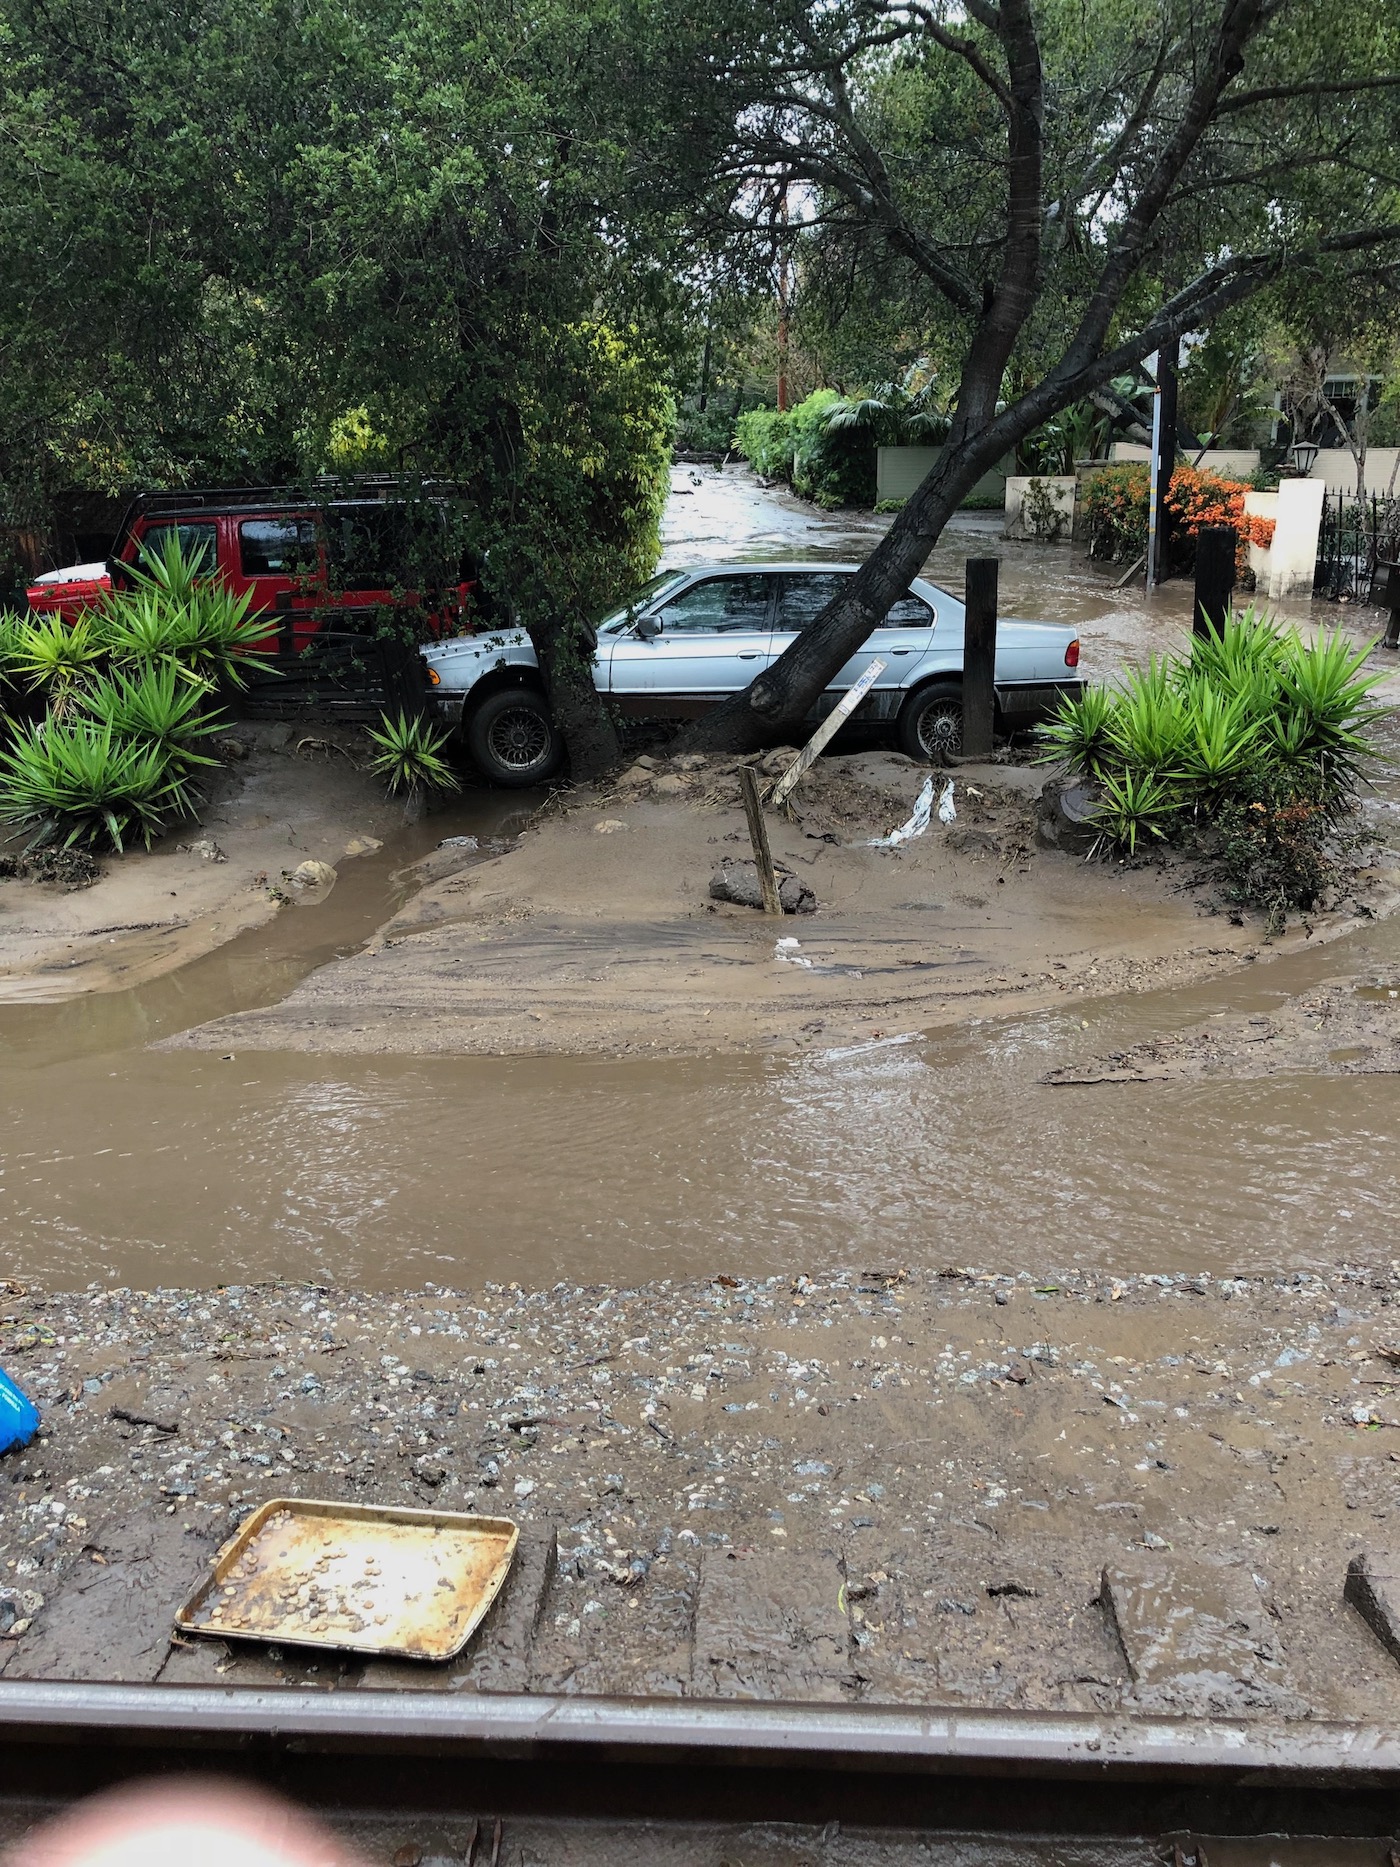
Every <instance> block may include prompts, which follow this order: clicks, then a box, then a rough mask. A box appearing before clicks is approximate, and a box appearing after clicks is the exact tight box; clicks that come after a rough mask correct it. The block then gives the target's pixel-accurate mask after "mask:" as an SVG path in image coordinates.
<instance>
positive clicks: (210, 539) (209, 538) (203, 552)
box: [136, 521, 219, 571]
mask: <svg viewBox="0 0 1400 1867" xmlns="http://www.w3.org/2000/svg"><path fill="white" fill-rule="evenodd" d="M172 538H178V539H179V541H180V551H181V554H182V556H183V557H184V559H185V561H186V563H193V564H197V565H198V566H199V568H200V569H201V570H204V571H214V570H217V569H218V565H219V528H218V526H217V525H215V524H214V523H213V522H212V521H201V522H199V523H198V524H190V523H187V522H185V521H178V522H175V523H165V524H160V525H148V526H147V527H146V529H145V531H144V532H143V533H142V534H141V544H140V548H139V550H138V551H137V554H136V562H138V563H139V562H140V561H141V560H142V559H143V558H163V557H164V556H165V552H166V547H167V546H168V545H169V543H170V540H171V539H172Z"/></svg>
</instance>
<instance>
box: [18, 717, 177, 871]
mask: <svg viewBox="0 0 1400 1867" xmlns="http://www.w3.org/2000/svg"><path fill="white" fill-rule="evenodd" d="M190 801H191V800H190V797H189V794H188V792H187V790H186V788H185V785H184V782H183V780H182V779H181V778H180V776H179V774H178V773H176V772H174V771H172V769H171V761H170V758H169V755H168V754H167V753H166V752H165V750H164V749H163V748H162V747H161V746H159V745H154V744H152V743H150V742H149V741H147V742H145V743H141V742H139V741H137V740H132V739H123V738H121V737H120V736H119V735H117V734H116V733H114V732H113V730H112V728H111V727H110V726H108V725H106V724H105V723H103V722H101V721H97V720H83V719H79V720H62V719H52V718H51V719H47V720H44V721H42V722H40V723H39V724H38V725H21V726H19V727H17V728H16V731H15V734H14V738H13V740H12V742H11V744H10V745H9V746H8V747H7V748H6V749H5V750H4V751H3V752H0V819H3V820H4V821H5V822H7V823H14V824H21V825H25V826H37V829H38V834H37V836H36V837H35V838H34V842H35V843H44V842H51V841H54V840H58V839H61V840H62V842H63V843H64V845H65V846H66V847H71V846H72V845H73V844H75V843H96V844H100V843H102V842H104V841H107V842H110V843H111V845H112V847H113V848H114V849H116V850H118V851H120V850H121V849H122V848H123V846H124V845H125V844H126V843H127V842H128V841H130V840H131V838H132V837H133V836H140V837H141V839H142V841H143V842H144V843H145V844H146V846H147V847H148V848H149V847H150V844H151V841H152V839H153V838H154V837H155V836H157V835H158V834H159V833H160V830H161V828H162V825H163V821H164V819H165V818H166V817H168V816H176V815H182V814H184V813H185V812H186V811H187V810H188V809H189V806H190ZM31 846H32V845H31Z"/></svg>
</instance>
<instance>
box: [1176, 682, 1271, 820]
mask: <svg viewBox="0 0 1400 1867" xmlns="http://www.w3.org/2000/svg"><path fill="white" fill-rule="evenodd" d="M1183 699H1184V701H1185V716H1186V731H1185V734H1184V735H1183V738H1182V742H1181V748H1180V754H1179V762H1178V770H1179V773H1180V780H1181V783H1182V786H1183V789H1184V790H1186V791H1187V792H1188V793H1192V794H1194V796H1195V802H1196V804H1197V807H1198V808H1199V809H1210V808H1211V807H1212V806H1213V805H1214V804H1215V803H1216V802H1217V801H1218V800H1219V799H1220V797H1222V796H1223V795H1224V793H1225V791H1226V790H1227V789H1228V788H1229V787H1230V786H1231V785H1232V784H1233V783H1235V782H1237V781H1238V780H1239V779H1240V778H1241V776H1242V775H1243V774H1244V772H1245V771H1247V770H1248V769H1249V767H1250V764H1251V762H1252V761H1253V760H1254V758H1255V757H1256V755H1257V750H1258V745H1259V739H1260V735H1261V733H1262V732H1263V724H1262V722H1261V721H1260V720H1259V719H1258V718H1255V717H1253V715H1252V713H1251V709H1250V705H1249V700H1248V698H1247V696H1246V695H1243V694H1236V695H1234V697H1233V698H1230V697H1228V696H1227V695H1226V694H1223V693H1221V692H1220V690H1219V689H1218V688H1215V687H1213V686H1211V685H1210V684H1209V682H1207V681H1199V682H1193V683H1192V684H1191V685H1190V686H1189V687H1188V688H1186V689H1185V690H1184V693H1183Z"/></svg>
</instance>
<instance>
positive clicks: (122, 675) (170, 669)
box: [79, 660, 220, 774]
mask: <svg viewBox="0 0 1400 1867" xmlns="http://www.w3.org/2000/svg"><path fill="white" fill-rule="evenodd" d="M79 705H80V706H81V708H82V710H83V711H84V712H85V713H87V714H89V715H90V716H91V717H92V718H93V719H95V720H100V721H101V722H102V723H103V724H104V725H107V726H110V727H111V729H112V731H113V733H114V734H116V735H117V736H118V737H120V738H124V739H134V740H138V741H141V742H143V743H145V744H148V745H156V746H160V747H161V748H162V749H163V750H164V751H165V752H166V754H167V755H168V756H169V758H170V760H171V763H172V767H173V769H175V770H176V771H178V772H180V773H181V774H188V773H190V772H192V771H193V769H194V768H195V767H196V766H199V765H204V766H211V765H217V764H218V760H217V759H213V758H210V757H209V756H208V755H207V754H206V753H203V752H201V751H200V750H199V749H198V748H199V742H200V741H201V740H202V739H207V738H208V737H209V735H210V734H211V733H216V732H218V730H219V726H220V719H219V716H218V714H217V713H214V714H211V713H210V712H209V710H208V707H209V689H208V687H207V686H206V685H205V683H204V682H202V681H200V682H198V683H196V682H192V681H190V680H188V679H186V678H185V677H184V676H182V674H181V672H180V670H179V669H178V668H177V667H176V666H175V664H174V663H173V662H172V661H168V660H167V661H157V662H153V663H147V664H145V665H141V664H139V663H137V664H134V665H133V666H131V667H130V668H119V669H117V670H115V671H114V672H113V673H111V674H107V675H103V676H102V678H101V679H100V680H97V681H95V682H93V683H92V684H91V685H90V686H89V687H88V688H87V689H86V690H85V691H84V692H83V693H82V694H81V695H80V696H79Z"/></svg>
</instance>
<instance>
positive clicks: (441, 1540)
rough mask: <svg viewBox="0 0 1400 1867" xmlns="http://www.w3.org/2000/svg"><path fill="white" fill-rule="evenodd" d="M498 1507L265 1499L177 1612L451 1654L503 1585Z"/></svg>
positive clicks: (207, 1622)
mask: <svg viewBox="0 0 1400 1867" xmlns="http://www.w3.org/2000/svg"><path fill="white" fill-rule="evenodd" d="M519 1536H520V1532H519V1530H518V1529H517V1528H516V1526H515V1525H514V1524H513V1523H511V1522H510V1521H509V1519H508V1518H505V1517H477V1516H472V1515H469V1514H467V1513H465V1512H459V1511H436V1510H409V1509H400V1508H398V1507H397V1506H394V1505H383V1506H379V1505H373V1504H338V1503H328V1502H325V1501H323V1500H321V1499H317V1498H272V1499H270V1500H269V1502H268V1503H266V1504H263V1505H260V1506H259V1508H258V1509H257V1510H255V1511H254V1512H253V1514H252V1516H251V1517H249V1518H248V1520H247V1521H246V1522H245V1523H244V1524H242V1525H241V1526H240V1528H239V1530H238V1531H237V1533H236V1534H235V1535H234V1536H232V1537H230V1538H229V1540H228V1542H227V1543H225V1544H224V1546H223V1548H222V1549H221V1550H220V1551H219V1553H218V1555H217V1556H216V1557H215V1558H214V1562H213V1567H212V1570H211V1572H210V1574H209V1575H207V1576H206V1577H205V1578H204V1580H203V1581H202V1582H201V1583H200V1585H199V1587H198V1588H196V1589H195V1591H194V1593H193V1594H192V1595H191V1596H190V1598H189V1600H188V1601H187V1602H186V1603H185V1605H184V1606H183V1607H182V1608H181V1609H180V1611H179V1613H178V1614H177V1615H176V1616H175V1625H176V1626H177V1627H178V1628H179V1629H180V1630H181V1631H182V1632H183V1633H190V1634H212V1635H217V1636H218V1637H219V1638H221V1639H224V1640H263V1641H274V1642H276V1644H277V1645H278V1646H299V1647H333V1648H335V1649H336V1650H337V1651H338V1652H342V1653H347V1652H348V1653H378V1654H393V1655H395V1656H396V1657H398V1658H402V1659H413V1660H450V1659H451V1658H452V1657H453V1656H454V1655H455V1654H457V1653H460V1652H461V1650H462V1648H463V1647H464V1646H465V1645H466V1644H467V1642H468V1640H470V1639H471V1637H472V1634H473V1633H474V1632H475V1630H476V1628H477V1627H478V1626H479V1625H480V1623H481V1619H482V1617H483V1615H484V1614H485V1613H486V1610H487V1609H488V1608H489V1607H490V1605H491V1603H492V1602H493V1601H494V1600H495V1598H496V1596H497V1594H498V1593H499V1592H500V1588H501V1584H502V1583H503V1582H504V1581H505V1579H506V1576H507V1574H508V1573H509V1570H510V1564H511V1558H512V1557H513V1556H514V1554H515V1545H516V1543H517V1541H518V1540H519Z"/></svg>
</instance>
